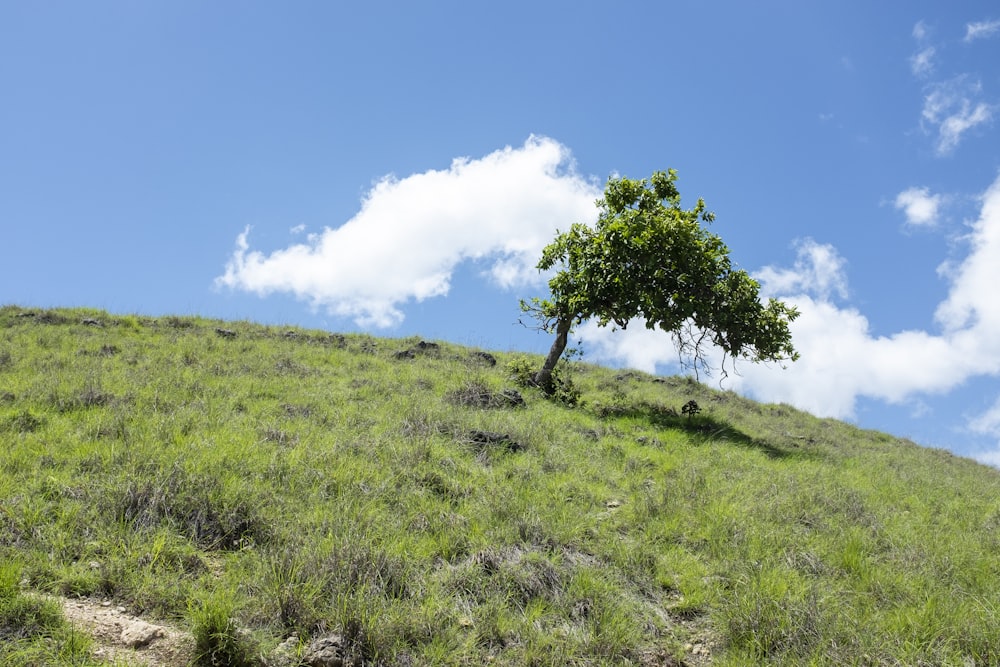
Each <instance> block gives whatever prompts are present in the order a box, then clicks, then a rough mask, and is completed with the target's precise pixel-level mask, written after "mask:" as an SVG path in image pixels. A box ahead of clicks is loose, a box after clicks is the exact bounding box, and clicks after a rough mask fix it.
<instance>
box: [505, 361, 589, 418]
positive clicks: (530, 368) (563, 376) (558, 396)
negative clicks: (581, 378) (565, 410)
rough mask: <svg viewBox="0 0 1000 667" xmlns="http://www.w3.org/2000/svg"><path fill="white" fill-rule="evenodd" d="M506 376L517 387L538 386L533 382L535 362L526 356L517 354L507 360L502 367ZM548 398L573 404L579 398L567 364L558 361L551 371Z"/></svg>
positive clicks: (535, 368) (536, 369)
mask: <svg viewBox="0 0 1000 667" xmlns="http://www.w3.org/2000/svg"><path fill="white" fill-rule="evenodd" d="M504 370H505V371H506V373H507V377H508V378H509V379H510V380H511V381H512V382H513V383H514V384H516V385H518V386H519V387H538V385H537V384H535V373H537V372H538V368H537V367H536V364H535V362H533V361H532V360H531V359H530V358H529V357H527V356H517V357H514V358H513V359H511V360H510V361H509V362H507V365H506V366H505V367H504ZM549 398H551V399H553V400H555V401H558V402H559V403H563V404H564V405H569V406H573V405H576V404H577V402H578V401H579V400H580V390H579V389H578V388H577V387H576V385H575V384H574V383H573V378H572V376H571V374H570V372H569V364H567V363H566V362H565V361H560V362H559V364H558V365H557V366H556V367H555V368H554V369H553V371H552V393H550V394H549Z"/></svg>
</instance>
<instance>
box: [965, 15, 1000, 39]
mask: <svg viewBox="0 0 1000 667" xmlns="http://www.w3.org/2000/svg"><path fill="white" fill-rule="evenodd" d="M997 31H1000V20H993V21H977V22H975V23H969V24H967V25H966V26H965V41H966V42H971V41H973V40H976V39H984V38H987V37H991V36H992V35H993V34H994V33H996V32H997Z"/></svg>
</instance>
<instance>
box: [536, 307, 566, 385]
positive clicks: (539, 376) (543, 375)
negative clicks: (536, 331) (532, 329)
mask: <svg viewBox="0 0 1000 667" xmlns="http://www.w3.org/2000/svg"><path fill="white" fill-rule="evenodd" d="M572 323H573V320H572V319H566V320H559V321H558V322H557V323H556V339H555V340H554V341H552V347H551V349H549V356H547V357H546V358H545V363H544V364H543V365H542V370H540V371H538V372H537V373H536V374H535V384H537V385H538V386H539V387H541V388H542V391H544V392H545V393H546V394H551V393H552V392H553V390H554V387H553V386H552V371H553V369H554V368H555V367H556V363H558V362H559V358H560V357H562V353H563V350H565V349H566V343H567V341H568V340H569V330H570V326H571V325H572Z"/></svg>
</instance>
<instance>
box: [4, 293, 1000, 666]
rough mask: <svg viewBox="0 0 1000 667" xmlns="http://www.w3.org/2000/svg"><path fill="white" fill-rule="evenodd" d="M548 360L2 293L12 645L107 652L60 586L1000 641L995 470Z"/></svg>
mask: <svg viewBox="0 0 1000 667" xmlns="http://www.w3.org/2000/svg"><path fill="white" fill-rule="evenodd" d="M540 363H541V359H540V358H535V357H525V356H524V355H517V354H509V353H501V352H490V353H487V352H485V351H481V350H474V349H470V348H464V347H459V346H456V345H451V344H448V343H446V342H441V341H437V342H426V341H420V340H418V339H405V340H404V339H382V338H374V337H369V336H362V335H337V334H330V333H327V332H320V331H308V330H301V329H290V330H289V329H286V328H278V327H267V326H261V325H257V324H253V323H250V322H217V321H210V320H206V319H201V318H197V317H164V318H156V319H153V318H146V317H142V316H128V315H126V316H119V315H112V314H108V313H105V312H100V311H91V310H81V309H74V310H63V309H52V310H40V309H27V308H21V307H16V306H7V307H3V308H0V664H5V665H7V664H9V665H44V664H56V665H59V664H67V665H68V664H73V665H96V664H101V663H100V661H99V660H98V659H97V658H95V657H93V656H92V654H91V653H90V645H89V644H88V639H87V637H85V636H82V635H81V634H80V633H78V632H76V631H74V630H73V629H72V628H71V627H70V626H68V625H67V624H66V623H65V621H64V620H63V619H62V618H61V616H60V614H59V611H58V609H57V608H56V607H54V606H53V604H52V603H51V602H49V601H48V600H47V599H46V598H44V597H41V596H40V594H42V593H46V594H52V595H60V596H69V597H96V598H101V599H105V598H106V599H110V600H114V601H115V604H120V605H123V606H125V607H127V608H128V609H129V610H130V611H131V612H133V613H136V614H141V615H143V616H146V617H149V618H153V619H165V620H169V621H171V622H173V623H177V624H180V625H182V626H184V627H187V628H189V629H190V630H191V632H193V633H194V636H195V638H196V640H197V646H198V651H199V657H198V660H199V662H200V663H201V664H218V665H221V664H237V665H238V664H248V665H256V664H267V661H268V656H270V655H272V653H273V651H274V649H275V647H276V646H278V644H279V643H282V642H284V641H285V640H286V639H287V638H289V637H292V636H294V637H297V638H298V639H297V641H298V645H297V648H296V651H298V652H299V654H300V655H304V653H305V651H306V647H307V645H308V644H309V642H310V640H311V639H314V638H316V637H321V636H326V635H333V634H336V635H338V636H339V638H340V639H341V641H342V646H343V651H344V657H345V660H346V661H347V662H346V663H345V664H350V663H351V662H353V664H359V665H481V664H492V665H627V664H633V665H700V664H708V663H709V662H711V664H713V665H754V664H785V665H802V664H814V665H963V666H964V665H993V664H1000V586H998V581H1000V472H998V471H996V470H994V469H991V468H988V467H985V466H982V465H979V464H977V463H975V462H973V461H970V460H966V459H962V458H958V457H955V456H952V455H950V454H948V453H946V452H944V451H940V450H931V449H926V448H922V447H919V446H917V445H915V444H913V443H911V442H908V441H905V440H900V439H897V438H894V437H890V436H888V435H885V434H882V433H877V432H872V431H864V430H859V429H857V428H854V427H852V426H850V425H847V424H844V423H842V422H838V421H834V420H829V419H818V418H815V417H812V416H810V415H808V414H806V413H803V412H800V411H797V410H795V409H793V408H791V407H788V406H785V405H764V404H759V403H755V402H753V401H750V400H747V399H745V398H741V397H740V396H738V395H736V394H734V393H732V392H723V391H715V390H712V389H710V388H708V387H706V386H704V385H702V384H699V383H696V382H694V381H691V380H688V379H685V378H660V377H654V376H651V375H646V374H643V373H637V372H632V371H621V370H616V369H609V368H602V367H597V366H592V365H587V364H582V363H579V362H575V363H572V364H568V365H566V366H564V367H563V368H562V369H561V377H562V379H563V387H562V393H561V394H560V396H559V398H557V399H546V398H544V397H543V396H541V395H540V394H539V393H538V392H537V391H536V390H533V389H531V388H530V387H525V386H523V382H522V380H523V378H524V376H525V371H526V369H528V368H532V367H534V366H535V365H537V364H540ZM689 401H695V402H696V403H697V405H698V407H699V408H700V413H698V414H695V415H685V414H683V413H682V406H684V405H685V404H687V403H688V402H689ZM295 643H296V642H295V641H293V642H292V644H295ZM272 662H273V661H272Z"/></svg>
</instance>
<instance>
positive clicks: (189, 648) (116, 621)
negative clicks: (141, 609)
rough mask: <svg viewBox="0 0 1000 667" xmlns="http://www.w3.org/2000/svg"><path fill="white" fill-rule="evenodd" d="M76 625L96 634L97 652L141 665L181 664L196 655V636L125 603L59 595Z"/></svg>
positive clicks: (169, 666) (65, 612)
mask: <svg viewBox="0 0 1000 667" xmlns="http://www.w3.org/2000/svg"><path fill="white" fill-rule="evenodd" d="M57 600H58V602H59V603H60V604H61V605H62V608H63V615H64V616H65V617H66V620H67V621H68V622H69V623H70V624H72V625H73V627H75V628H77V629H78V630H81V631H83V632H86V633H87V634H89V635H90V636H92V637H93V638H94V656H95V657H96V658H99V659H101V660H108V661H116V662H120V663H125V664H127V665H135V666H138V667H182V666H183V665H188V664H190V663H191V661H192V659H193V658H194V638H193V637H192V636H191V635H190V634H189V633H187V632H184V631H182V630H180V629H178V628H176V627H173V626H171V625H167V624H164V623H160V622H152V621H150V620H148V619H142V618H138V617H136V616H132V615H130V614H128V613H127V612H126V610H125V608H124V607H119V606H116V605H114V604H113V603H111V602H109V601H107V600H105V601H97V600H88V599H74V600H71V599H66V598H57Z"/></svg>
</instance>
